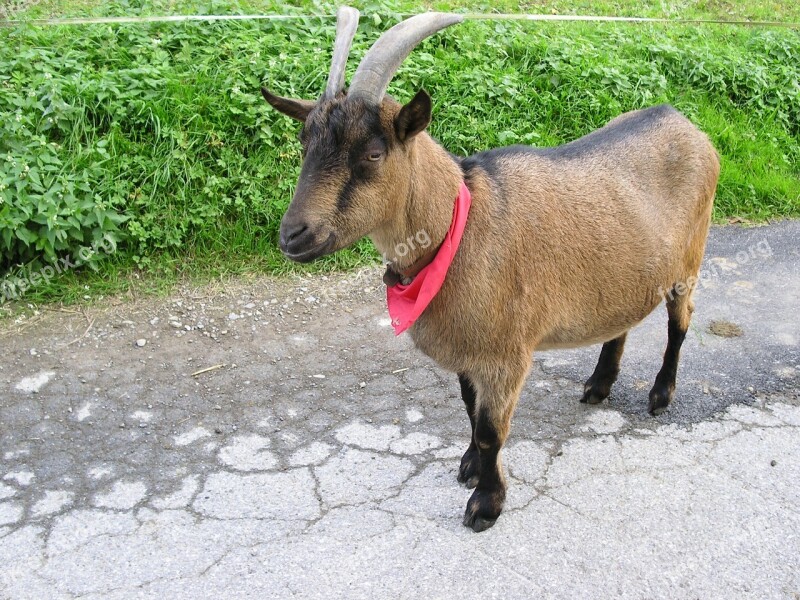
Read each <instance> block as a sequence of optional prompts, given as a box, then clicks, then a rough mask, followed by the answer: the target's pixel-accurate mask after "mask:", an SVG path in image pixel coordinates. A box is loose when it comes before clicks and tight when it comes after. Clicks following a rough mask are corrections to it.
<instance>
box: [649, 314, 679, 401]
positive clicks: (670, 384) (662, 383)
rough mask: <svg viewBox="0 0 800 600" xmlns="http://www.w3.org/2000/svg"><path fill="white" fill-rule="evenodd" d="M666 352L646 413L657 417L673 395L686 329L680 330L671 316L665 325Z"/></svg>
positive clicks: (651, 391)
mask: <svg viewBox="0 0 800 600" xmlns="http://www.w3.org/2000/svg"><path fill="white" fill-rule="evenodd" d="M667 336H668V337H667V350H666V352H664V363H663V364H662V365H661V370H660V371H659V372H658V375H656V382H655V384H654V385H653V389H651V390H650V404H649V406H648V408H647V411H648V412H649V413H650V414H651V415H653V416H658V415H660V414H661V413H663V412H664V411H665V410H667V407H668V406H669V403H670V402H672V397H673V396H674V395H675V377H676V376H677V373H678V358H679V357H680V353H681V345H682V344H683V340H684V339H685V338H686V329H681V328H680V326H679V325H678V321H677V320H676V319H674V318H672V316H670V318H669V322H668V324H667Z"/></svg>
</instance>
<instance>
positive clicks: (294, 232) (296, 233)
mask: <svg viewBox="0 0 800 600" xmlns="http://www.w3.org/2000/svg"><path fill="white" fill-rule="evenodd" d="M307 230H308V225H304V224H300V225H297V226H296V227H293V228H292V229H290V230H289V231H288V232H287V234H286V241H287V242H291V241H292V240H296V239H297V238H299V237H300V236H301V235H303V233H305V232H306V231H307Z"/></svg>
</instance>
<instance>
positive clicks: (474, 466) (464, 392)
mask: <svg viewBox="0 0 800 600" xmlns="http://www.w3.org/2000/svg"><path fill="white" fill-rule="evenodd" d="M458 383H459V384H461V399H462V400H463V401H464V408H466V409H467V415H468V416H469V424H470V428H471V433H470V442H469V448H467V451H466V452H464V456H463V457H462V458H461V466H460V467H459V469H458V482H459V483H463V484H466V486H467V487H468V488H470V489H471V488H474V487H475V486H476V485H478V475H479V473H480V460H479V458H478V446H477V445H476V444H475V395H476V394H475V387H474V386H473V385H472V382H471V381H470V380H469V379H468V378H467V376H466V375H464V374H463V373H459V374H458Z"/></svg>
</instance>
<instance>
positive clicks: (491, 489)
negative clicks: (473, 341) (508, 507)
mask: <svg viewBox="0 0 800 600" xmlns="http://www.w3.org/2000/svg"><path fill="white" fill-rule="evenodd" d="M529 366H530V360H528V361H527V364H526V365H525V368H524V369H514V370H511V369H509V370H504V371H503V372H500V373H495V374H492V375H491V376H488V377H482V376H480V375H473V374H470V376H469V377H470V380H471V381H473V382H474V383H473V385H474V386H475V390H476V392H477V397H476V405H475V430H474V433H473V442H474V444H475V446H476V448H477V450H478V465H479V473H478V481H477V485H476V487H475V491H474V492H473V493H472V497H471V498H470V499H469V501H468V502H467V510H466V512H465V513H464V525H466V526H467V527H471V528H472V530H473V531H476V532H478V531H483V530H485V529H489V527H491V526H492V525H494V523H495V521H497V517H499V516H500V512H501V511H502V510H503V504H504V502H505V499H506V482H505V477H504V475H503V466H502V464H501V462H500V450H501V448H502V447H503V444H504V443H505V441H506V438H507V437H508V432H509V429H510V427H511V415H512V414H513V413H514V407H515V406H516V404H517V400H518V398H519V394H520V391H521V390H522V384H523V383H524V382H525V376H526V375H527V373H528V368H529ZM468 452H469V451H468ZM462 464H463V463H462Z"/></svg>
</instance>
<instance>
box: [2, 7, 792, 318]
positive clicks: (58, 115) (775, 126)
mask: <svg viewBox="0 0 800 600" xmlns="http://www.w3.org/2000/svg"><path fill="white" fill-rule="evenodd" d="M355 4H356V5H359V3H355ZM428 7H432V8H436V9H445V10H446V9H453V8H457V9H459V10H469V11H480V10H485V9H486V5H485V4H484V3H481V2H474V1H471V0H467V1H460V2H450V3H447V2H432V3H420V2H409V1H406V0H398V1H393V2H383V3H381V4H365V3H361V4H360V5H359V8H361V9H362V11H363V12H365V13H367V17H366V18H363V19H362V23H361V27H360V30H359V36H358V38H357V40H356V43H355V45H354V49H353V53H352V55H353V58H354V60H352V61H351V63H352V64H351V65H350V70H349V72H350V73H352V71H353V69H354V68H355V64H356V63H357V60H356V59H357V58H358V57H359V56H361V55H362V54H363V52H364V50H365V48H366V47H367V45H368V44H369V43H370V42H372V41H374V39H375V38H376V37H377V36H378V35H379V34H380V33H381V32H382V31H384V30H385V29H386V28H387V27H388V26H390V25H391V24H393V23H394V22H396V21H397V20H398V19H399V16H398V13H408V12H416V11H418V10H421V9H424V8H428ZM492 7H493V8H494V9H495V10H496V11H499V12H513V11H516V12H519V11H528V12H553V11H555V12H573V13H589V12H591V13H595V14H637V15H644V16H682V17H697V18H727V19H730V18H737V19H738V18H753V19H769V20H776V19H783V20H800V8H798V7H797V6H796V5H795V3H789V2H780V3H776V2H742V3H738V2H737V3H735V4H734V3H725V2H707V3H703V2H692V3H683V2H675V3H666V2H645V3H643V4H642V3H638V2H637V3H634V2H629V1H627V0H620V1H618V2H600V3H594V2H592V3H589V2H581V1H579V2H570V3H566V2H547V3H536V2H533V3H527V4H525V3H523V4H514V5H512V4H511V3H510V2H507V1H506V0H501V1H500V2H499V3H492ZM235 12H246V13H251V12H294V13H298V14H300V13H303V14H310V13H317V14H332V12H333V4H332V3H319V2H307V1H300V2H294V3H291V4H288V5H286V4H283V5H279V4H277V3H274V2H268V1H261V0H239V1H234V2H225V3H222V2H219V1H216V0H214V1H212V2H211V3H210V4H209V3H199V2H192V1H180V2H166V1H161V2H159V1H151V0H138V1H137V0H129V1H128V2H116V3H99V2H94V1H92V0H81V1H80V2H67V1H65V0H46V1H44V2H41V3H39V4H37V5H35V6H33V7H31V8H29V9H27V10H26V11H24V12H23V13H22V15H21V16H22V17H23V18H35V17H42V16H78V15H124V14H188V13H235ZM332 37H333V23H332V21H331V20H330V19H323V18H303V19H298V20H293V21H287V22H263V21H261V22H224V23H223V22H216V23H182V24H163V23H159V24H147V25H141V24H138V25H117V26H106V25H94V26H84V27H48V28H36V27H30V26H21V27H17V28H10V29H0V250H2V251H3V254H2V255H0V275H2V273H3V272H5V273H6V274H7V277H8V276H11V277H20V276H22V277H28V276H29V274H30V273H36V272H38V271H39V270H40V269H41V268H42V265H44V264H47V261H48V260H50V261H52V260H56V259H57V258H58V257H61V256H65V255H67V256H69V255H72V256H74V255H75V254H76V252H77V251H78V249H80V248H81V247H92V246H94V247H97V245H98V244H101V245H103V246H102V247H104V248H109V251H108V252H99V251H98V252H94V253H91V256H90V257H87V260H86V261H84V262H85V266H83V267H82V268H81V269H76V270H71V271H69V272H68V273H66V274H63V275H60V276H58V277H54V278H52V279H51V280H50V282H49V283H39V284H38V285H36V286H34V287H33V288H32V289H30V290H28V291H27V293H26V294H25V296H24V299H25V301H26V302H32V303H39V302H48V301H54V300H59V301H64V302H67V303H69V302H75V301H82V300H84V297H85V296H90V297H92V298H94V297H97V296H98V295H107V294H111V293H116V292H119V291H120V290H125V289H128V288H130V287H131V286H134V287H136V288H137V289H140V290H142V291H144V292H146V293H150V292H154V291H156V292H157V291H159V290H167V289H169V287H170V286H171V285H172V283H173V282H174V281H176V280H177V279H180V278H186V277H189V278H192V279H209V278H216V277H221V276H226V275H230V274H242V273H270V274H284V273H288V272H291V271H296V270H299V269H308V268H311V269H314V270H334V269H342V268H349V267H352V266H355V265H358V264H364V263H366V262H370V261H373V260H375V255H374V252H373V251H372V249H371V247H370V245H369V244H368V243H366V242H362V243H360V244H358V245H357V246H356V247H355V248H353V249H351V250H347V251H343V252H340V253H337V254H336V255H334V256H333V257H328V258H327V259H324V260H322V261H320V262H319V263H315V265H313V266H312V267H298V266H296V265H294V264H292V263H289V262H288V261H286V260H285V259H284V258H283V257H281V256H280V254H279V252H277V250H276V231H277V226H278V223H279V220H280V216H281V214H282V212H283V211H284V210H285V208H286V206H287V204H288V200H289V198H290V197H291V194H292V192H293V188H294V185H295V183H296V180H297V175H298V173H299V166H300V155H299V144H298V142H297V140H296V132H297V128H296V125H295V124H294V123H293V122H291V121H290V120H289V119H288V118H286V117H283V116H280V115H278V114H277V113H275V112H272V111H270V110H269V109H268V107H267V106H266V105H265V104H264V103H263V100H261V98H260V95H259V93H258V88H259V85H260V84H261V83H262V82H267V84H268V85H269V86H270V87H272V88H273V89H274V90H275V91H276V92H277V93H281V94H285V95H293V96H302V97H316V96H318V95H319V93H320V92H321V90H322V88H323V86H324V82H325V79H326V76H327V73H326V68H327V62H328V60H329V53H330V47H331V43H332ZM799 55H800V34H798V32H797V31H794V30H791V29H755V28H754V29H749V28H740V27H727V28H721V27H718V26H703V27H687V26H662V25H621V24H581V23H569V24H557V23H518V22H486V21H484V22H475V21H470V22H467V23H464V24H462V25H460V26H458V27H456V28H452V29H450V30H447V31H445V32H443V33H442V34H440V35H438V36H436V37H435V38H432V39H430V40H427V41H426V42H424V43H423V44H422V45H421V46H420V47H419V48H418V49H417V50H416V51H415V52H414V53H412V55H411V57H410V58H409V59H408V60H407V61H406V63H405V64H404V65H403V67H402V68H401V71H400V72H399V74H398V76H397V78H396V79H395V81H394V82H393V83H392V86H391V87H390V93H392V94H394V95H395V96H396V97H398V98H399V99H401V100H407V99H408V98H410V97H411V96H412V95H413V93H414V91H416V89H417V88H418V87H425V88H426V89H427V90H428V91H429V92H431V94H432V96H433V98H434V101H435V106H434V122H433V124H432V126H431V133H432V134H433V135H434V136H435V137H437V138H438V139H439V140H441V141H442V143H443V144H444V145H445V146H446V147H447V148H448V149H449V150H451V151H452V152H454V153H457V154H462V155H465V154H469V153H472V152H474V151H477V150H480V149H485V148H488V147H493V146H499V145H506V144H511V143H517V142H522V143H528V144H534V145H554V144H559V143H563V142H565V141H568V140H570V139H574V138H575V137H578V136H580V135H583V134H585V133H587V132H589V131H591V130H593V129H595V128H597V127H599V126H601V125H602V124H604V123H605V122H607V121H608V120H609V119H610V118H612V117H614V116H616V115H617V114H619V113H620V112H623V111H625V110H630V109H634V108H639V107H642V106H647V105H652V104H655V103H658V102H670V103H672V104H674V105H675V106H676V107H677V108H678V109H680V110H681V111H683V112H684V113H685V114H686V115H687V116H689V117H690V118H691V119H692V120H693V121H694V122H695V123H697V124H698V125H699V126H700V127H701V128H702V129H703V130H704V131H706V132H707V133H708V134H709V135H710V137H711V138H712V140H713V141H714V143H715V145H716V146H717V148H718V149H719V151H720V154H721V155H722V158H723V171H722V177H721V180H720V186H719V192H718V198H717V203H716V209H715V218H716V219H717V220H718V221H723V220H725V219H728V218H731V217H739V218H742V219H747V220H752V221H763V220H766V219H771V218H779V217H796V216H798V215H800V170H799V169H798V164H800V139H798V138H799V137H800V83H799V82H800V66H798V63H797V60H796V58H793V57H796V56H799ZM9 158H10V159H11V160H9ZM26 167H27V168H28V171H25V168H26ZM31 172H33V176H32V175H31ZM3 182H5V183H3ZM3 185H5V188H6V189H5V190H3V189H2V186H3ZM6 232H8V233H6ZM3 244H5V246H4V245H3Z"/></svg>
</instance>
